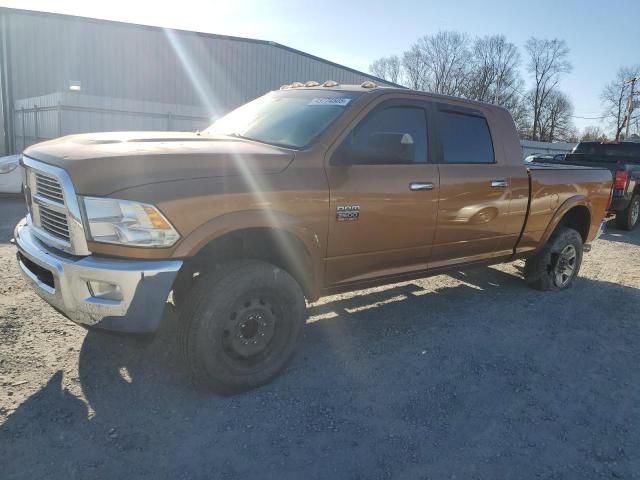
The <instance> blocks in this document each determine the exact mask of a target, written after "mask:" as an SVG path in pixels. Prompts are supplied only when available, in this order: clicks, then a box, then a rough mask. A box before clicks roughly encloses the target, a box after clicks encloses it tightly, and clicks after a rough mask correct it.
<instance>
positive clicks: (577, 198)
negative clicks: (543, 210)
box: [536, 195, 592, 251]
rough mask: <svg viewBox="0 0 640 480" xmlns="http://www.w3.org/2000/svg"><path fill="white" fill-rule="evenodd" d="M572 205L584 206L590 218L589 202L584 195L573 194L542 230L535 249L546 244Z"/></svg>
mask: <svg viewBox="0 0 640 480" xmlns="http://www.w3.org/2000/svg"><path fill="white" fill-rule="evenodd" d="M574 207H585V208H586V209H587V210H588V211H589V219H591V211H592V209H591V202H590V201H589V199H588V198H587V197H586V196H585V195H574V196H573V197H570V198H568V199H567V200H565V202H564V203H563V204H562V205H560V207H558V209H557V210H556V212H555V213H554V215H553V217H552V218H551V221H550V222H549V225H547V229H546V230H545V231H544V234H543V235H542V238H541V239H540V243H539V245H538V248H537V249H536V251H539V250H540V249H541V248H542V247H543V246H544V245H546V243H547V242H548V241H549V238H550V237H551V235H553V232H555V230H556V228H558V225H559V224H560V222H561V221H562V219H563V218H564V216H565V215H566V214H567V212H568V211H569V210H571V209H572V208H574ZM589 229H591V224H589Z"/></svg>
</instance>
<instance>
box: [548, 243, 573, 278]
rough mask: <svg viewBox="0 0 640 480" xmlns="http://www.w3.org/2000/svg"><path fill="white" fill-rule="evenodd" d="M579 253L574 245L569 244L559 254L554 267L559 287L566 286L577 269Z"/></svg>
mask: <svg viewBox="0 0 640 480" xmlns="http://www.w3.org/2000/svg"><path fill="white" fill-rule="evenodd" d="M577 258H578V253H577V251H576V248H575V247H574V246H573V245H567V246H566V247H564V248H563V249H562V251H561V252H560V254H559V255H558V259H557V261H556V266H555V268H554V271H553V273H554V280H555V283H556V285H557V286H558V287H564V286H566V285H567V284H568V283H569V282H570V281H571V279H572V278H573V274H574V273H575V271H576V260H577Z"/></svg>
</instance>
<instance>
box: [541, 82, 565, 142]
mask: <svg viewBox="0 0 640 480" xmlns="http://www.w3.org/2000/svg"><path fill="white" fill-rule="evenodd" d="M572 114H573V104H572V103H571V100H569V97H567V96H566V95H565V94H564V93H562V92H560V91H558V90H551V91H550V92H549V93H548V95H547V97H546V100H545V102H544V104H543V105H542V109H541V110H540V115H539V120H538V122H539V132H540V134H539V136H538V138H539V139H540V140H542V141H545V142H553V141H555V140H564V139H566V138H567V137H568V136H569V134H570V133H571V131H572V127H573V124H572V121H571V115H572Z"/></svg>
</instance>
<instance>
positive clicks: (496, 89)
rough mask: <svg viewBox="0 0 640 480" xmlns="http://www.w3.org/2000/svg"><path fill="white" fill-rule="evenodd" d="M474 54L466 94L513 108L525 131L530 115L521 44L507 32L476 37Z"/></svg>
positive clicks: (522, 132)
mask: <svg viewBox="0 0 640 480" xmlns="http://www.w3.org/2000/svg"><path fill="white" fill-rule="evenodd" d="M470 55H471V65H470V70H469V76H468V81H467V85H466V88H465V96H466V97H467V98H470V99H472V100H479V101H481V102H489V103H494V104H496V105H500V106H502V107H505V108H506V109H507V110H509V111H510V112H511V116H512V117H513V120H514V122H515V124H516V127H517V129H518V133H519V134H521V135H525V134H526V131H527V130H528V129H529V128H530V125H529V121H530V119H529V117H530V115H529V109H528V107H527V103H526V102H525V101H524V99H523V98H522V95H521V93H520V91H521V90H522V89H523V85H524V81H523V80H522V77H521V76H520V72H519V70H518V66H519V64H520V54H519V53H518V48H517V47H516V46H515V45H514V44H513V43H510V42H508V41H507V39H506V38H505V37H504V35H492V36H486V37H482V38H476V39H475V40H474V42H473V46H472V47H471V53H470Z"/></svg>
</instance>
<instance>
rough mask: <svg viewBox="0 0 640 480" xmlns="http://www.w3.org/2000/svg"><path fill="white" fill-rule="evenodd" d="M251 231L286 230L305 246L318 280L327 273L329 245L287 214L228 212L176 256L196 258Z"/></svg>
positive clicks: (188, 240)
mask: <svg viewBox="0 0 640 480" xmlns="http://www.w3.org/2000/svg"><path fill="white" fill-rule="evenodd" d="M250 228H271V229H274V230H279V231H284V232H287V233H289V234H291V235H293V236H294V237H295V238H297V239H298V240H299V241H300V242H302V244H303V245H304V247H305V249H306V251H307V253H308V254H309V257H310V260H311V264H312V265H313V269H314V272H312V273H313V274H314V277H315V278H316V279H317V280H321V279H322V277H323V274H324V268H323V258H324V250H325V249H326V246H325V244H324V239H322V238H321V237H320V236H319V235H318V234H317V233H316V232H315V231H314V230H313V229H311V228H309V227H308V226H307V225H306V224H304V223H303V222H302V221H301V220H300V219H298V218H296V217H294V216H292V215H289V214H287V213H284V212H279V211H273V210H243V211H238V212H231V213H226V214H224V215H220V216H218V217H215V218H213V219H211V220H209V221H208V222H206V223H204V224H203V225H201V226H200V227H198V228H197V229H195V230H194V231H193V232H191V233H190V234H189V235H188V236H187V237H186V238H184V239H183V240H182V242H180V244H179V245H178V247H177V248H176V251H175V253H174V256H175V257H178V258H185V257H193V256H195V255H197V254H198V252H200V250H202V249H203V248H204V247H205V246H206V245H208V244H209V243H211V242H212V241H215V240H217V239H218V238H221V237H223V236H224V235H227V234H229V233H233V232H237V231H240V230H245V229H250Z"/></svg>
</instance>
